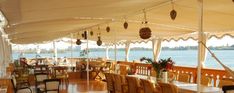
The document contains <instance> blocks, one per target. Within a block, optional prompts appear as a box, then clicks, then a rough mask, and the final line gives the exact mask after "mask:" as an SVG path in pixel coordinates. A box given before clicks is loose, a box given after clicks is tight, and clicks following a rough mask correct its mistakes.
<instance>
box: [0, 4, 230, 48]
mask: <svg viewBox="0 0 234 93" xmlns="http://www.w3.org/2000/svg"><path fill="white" fill-rule="evenodd" d="M0 8H1V11H2V13H3V14H4V16H5V17H6V19H7V21H8V26H6V27H4V30H5V32H6V34H8V38H9V39H10V41H11V42H12V43H16V44H29V43H41V42H44V41H51V40H54V39H58V38H61V37H68V36H70V34H71V33H73V34H74V35H75V36H74V38H79V39H82V37H81V34H82V33H83V32H84V31H89V32H90V31H93V32H94V35H93V36H90V35H89V36H88V39H90V40H95V41H96V40H97V37H98V33H100V34H101V35H100V36H101V39H102V41H103V42H105V43H113V42H118V41H123V40H125V41H129V40H133V41H136V40H142V39H141V38H140V37H139V29H140V28H141V27H143V26H144V25H142V24H141V22H142V21H143V20H144V15H143V9H145V10H146V15H147V16H146V17H147V21H148V22H149V23H148V25H147V26H149V27H150V29H151V30H152V38H156V39H157V38H162V39H163V40H178V39H184V40H186V39H188V38H193V39H196V38H197V31H198V19H199V12H198V0H174V9H175V10H176V11H177V18H176V19H175V20H171V19H170V16H169V13H170V11H171V10H172V4H171V0H92V1H91V0H69V1H67V0H59V1H58V0H36V1H35V0H2V1H1V2H0ZM233 11H234V3H233V2H232V0H204V20H203V21H204V26H203V27H204V32H205V33H208V35H209V37H212V36H215V37H223V35H230V36H233V35H234V23H233V22H234V21H233V20H234V12H233ZM125 21H127V22H128V24H129V27H128V29H124V27H123V23H124V22H125ZM107 26H109V27H110V29H111V30H110V32H106V31H105V29H106V27H107ZM98 28H100V29H98ZM152 38H151V39H152Z"/></svg>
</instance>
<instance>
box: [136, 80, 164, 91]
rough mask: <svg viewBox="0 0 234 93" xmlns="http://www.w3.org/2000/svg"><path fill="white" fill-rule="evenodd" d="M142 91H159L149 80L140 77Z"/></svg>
mask: <svg viewBox="0 0 234 93" xmlns="http://www.w3.org/2000/svg"><path fill="white" fill-rule="evenodd" d="M140 80H141V84H142V88H143V90H144V93H160V89H157V88H155V86H154V85H153V83H151V82H150V81H149V80H145V79H140Z"/></svg>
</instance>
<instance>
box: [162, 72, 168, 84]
mask: <svg viewBox="0 0 234 93" xmlns="http://www.w3.org/2000/svg"><path fill="white" fill-rule="evenodd" d="M162 82H163V83H168V72H167V71H166V70H165V71H162Z"/></svg>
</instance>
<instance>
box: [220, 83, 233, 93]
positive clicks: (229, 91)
mask: <svg viewBox="0 0 234 93" xmlns="http://www.w3.org/2000/svg"><path fill="white" fill-rule="evenodd" d="M222 90H223V93H234V85H228V86H223V87H222Z"/></svg>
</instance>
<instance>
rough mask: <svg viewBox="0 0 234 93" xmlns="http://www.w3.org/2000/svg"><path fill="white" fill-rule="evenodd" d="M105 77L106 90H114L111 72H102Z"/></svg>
mask: <svg viewBox="0 0 234 93" xmlns="http://www.w3.org/2000/svg"><path fill="white" fill-rule="evenodd" d="M104 74H105V77H106V82H107V90H108V91H114V90H115V89H114V82H113V76H112V75H113V74H111V73H104Z"/></svg>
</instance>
